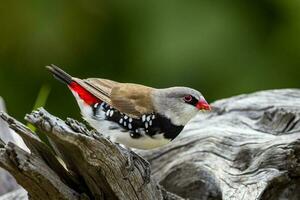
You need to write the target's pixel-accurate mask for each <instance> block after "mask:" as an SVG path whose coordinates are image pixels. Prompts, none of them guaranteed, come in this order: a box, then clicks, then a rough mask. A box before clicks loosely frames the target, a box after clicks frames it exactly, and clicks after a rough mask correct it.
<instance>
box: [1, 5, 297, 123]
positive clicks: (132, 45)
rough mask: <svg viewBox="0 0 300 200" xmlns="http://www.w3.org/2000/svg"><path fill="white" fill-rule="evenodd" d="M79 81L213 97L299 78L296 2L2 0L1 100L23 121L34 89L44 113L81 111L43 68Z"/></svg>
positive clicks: (288, 84)
mask: <svg viewBox="0 0 300 200" xmlns="http://www.w3.org/2000/svg"><path fill="white" fill-rule="evenodd" d="M51 63H53V64H56V65H58V66H60V67H62V68H63V69H65V70H66V71H67V72H69V73H70V74H72V75H74V76H77V77H81V78H84V77H104V78H109V79H113V80H117V81H121V82H134V83H142V84H146V85H149V86H153V87H159V88H161V87H169V86H175V85H184V86H189V87H193V88H195V89H198V90H200V91H201V92H202V93H203V94H204V96H205V97H206V99H207V100H208V101H209V102H211V101H214V100H216V99H221V98H225V97H229V96H232V95H237V94H242V93H249V92H253V91H258V90H264V89H273V88H297V87H299V84H300V67H299V66H300V1H295V0H284V1H283V0H280V1H279V0H272V1H266V0H251V1H246V0H244V1H242V0H239V1H228V0H227V1H224V0H223V1H221V0H215V1H212V0H191V1H182V0H181V1H179V0H173V1H166V0H160V1H153V0H151V1H150V0H148V1H140V0H131V1H114V0H109V1H97V0H72V1H67V0H64V1H63V0H59V1H58V0H51V1H50V0H44V1H38V0H28V1H15V0H12V1H1V2H0V96H2V97H3V98H4V99H5V100H6V103H7V107H8V110H9V112H10V114H11V115H13V116H15V117H17V118H18V119H22V118H23V116H24V115H25V113H27V112H30V111H31V110H32V108H33V106H34V103H35V100H36V98H37V96H38V93H39V90H40V88H41V87H42V85H45V84H46V85H49V86H50V87H51V93H50V96H49V98H48V99H47V104H46V109H47V110H48V111H50V112H51V113H53V114H55V115H58V116H60V117H67V116H72V117H79V112H78V111H79V110H78V108H77V105H76V103H75V101H74V99H73V97H72V95H71V93H70V92H69V91H68V89H67V88H66V87H65V86H64V85H62V84H61V83H59V82H57V81H56V80H54V79H53V78H52V77H51V76H50V75H49V73H48V72H47V71H46V70H45V68H44V66H45V65H48V64H51Z"/></svg>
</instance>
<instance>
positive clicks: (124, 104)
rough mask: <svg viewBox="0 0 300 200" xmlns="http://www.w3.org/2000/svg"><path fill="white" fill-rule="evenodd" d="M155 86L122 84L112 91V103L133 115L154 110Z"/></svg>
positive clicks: (139, 115)
mask: <svg viewBox="0 0 300 200" xmlns="http://www.w3.org/2000/svg"><path fill="white" fill-rule="evenodd" d="M152 90H153V88H150V87H146V86H143V85H138V84H131V83H126V84H124V83H123V84H120V85H118V86H116V87H114V88H112V91H111V96H110V100H111V105H112V106H113V107H114V108H116V109H118V110H119V111H121V112H123V113H126V114H129V115H131V116H133V117H141V116H142V115H143V114H149V113H153V112H154V108H153V104H152V101H151V96H150V95H151V93H152Z"/></svg>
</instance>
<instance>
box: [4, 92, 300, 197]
mask: <svg viewBox="0 0 300 200" xmlns="http://www.w3.org/2000/svg"><path fill="white" fill-rule="evenodd" d="M212 106H213V111H212V112H209V113H208V112H206V113H201V114H199V115H198V116H197V117H196V118H195V119H193V120H192V121H191V122H190V123H189V124H188V125H187V126H186V128H185V129H184V131H183V132H182V133H181V134H180V136H179V137H178V138H177V139H175V141H173V142H172V143H171V144H170V145H167V146H165V147H162V148H160V149H156V150H153V151H138V153H139V154H140V155H142V156H143V157H144V158H146V159H147V160H148V161H149V162H150V163H151V169H152V176H151V181H150V183H149V184H147V185H143V178H142V175H143V174H144V173H145V169H144V166H143V165H141V164H140V163H139V162H135V167H134V170H133V171H132V172H128V170H127V169H126V166H127V156H128V154H129V152H128V151H127V150H125V149H123V148H121V147H119V146H118V145H116V144H113V143H112V142H110V141H109V140H108V139H106V138H104V137H102V135H101V134H99V133H97V132H95V131H89V130H88V129H87V128H86V127H85V126H84V125H82V124H80V123H78V122H76V121H75V120H72V119H68V120H66V122H64V121H62V120H60V119H58V118H56V117H54V116H52V115H50V114H49V113H48V112H46V111H45V110H43V109H40V110H38V111H35V112H33V113H32V114H30V115H27V116H26V120H27V121H29V122H30V123H32V124H34V125H35V126H36V127H37V128H38V130H39V131H42V132H44V133H45V134H46V135H47V136H48V138H49V140H50V143H51V145H52V148H49V147H48V146H47V145H45V144H44V143H43V142H42V141H40V139H39V138H38V137H36V135H35V134H33V133H32V132H31V131H30V130H29V129H27V128H26V127H25V126H24V125H22V124H21V123H20V122H18V121H16V120H14V119H13V118H11V117H9V116H8V115H6V114H2V115H1V116H2V118H4V120H5V121H7V123H8V124H9V125H10V128H12V129H13V130H15V131H16V132H17V133H18V134H19V135H20V136H21V137H22V138H23V140H24V141H25V143H26V144H27V146H28V147H29V149H30V150H31V153H28V152H26V151H24V150H22V149H21V148H19V147H18V146H17V145H14V144H12V143H8V144H4V142H2V143H1V145H0V166H1V167H3V168H5V169H6V170H8V171H9V172H10V173H11V174H12V175H13V176H14V177H15V178H16V180H17V181H18V183H19V184H20V185H22V186H23V187H24V188H25V189H26V190H27V191H28V195H29V197H30V198H31V199H151V200H152V199H191V200H193V199H200V200H206V199H215V200H218V199H224V200H229V199H230V200H231V199H233V200H234V199H236V200H241V199H243V200H255V199H263V200H296V199H300V192H299V191H300V179H299V176H300V162H299V159H300V90H297V89H286V90H270V91H263V92H257V93H253V94H249V95H240V96H236V97H232V98H229V99H224V100H220V101H217V102H215V103H214V104H212ZM160 185H161V186H160ZM0 199H1V198H0ZM1 200H3V199H1Z"/></svg>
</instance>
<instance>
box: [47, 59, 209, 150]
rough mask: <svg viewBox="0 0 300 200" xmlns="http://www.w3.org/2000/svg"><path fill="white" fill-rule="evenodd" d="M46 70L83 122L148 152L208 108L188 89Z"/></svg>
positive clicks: (117, 140) (170, 138) (193, 90)
mask: <svg viewBox="0 0 300 200" xmlns="http://www.w3.org/2000/svg"><path fill="white" fill-rule="evenodd" d="M46 68H47V69H48V70H49V71H50V72H51V73H52V74H53V76H54V77H55V78H56V79H58V80H59V81H61V82H63V83H65V84H66V85H67V86H68V87H69V89H70V90H71V92H72V93H73V95H74V97H75V99H76V101H77V103H78V105H79V108H80V110H81V115H82V117H83V119H84V120H85V121H86V122H87V123H88V124H89V125H90V126H91V127H92V128H94V129H96V130H97V131H99V132H100V133H102V134H103V135H105V136H107V137H108V138H110V140H111V141H113V142H115V143H119V144H122V145H124V146H126V147H129V148H134V149H143V150H149V149H154V148H158V147H161V146H164V145H166V144H168V143H170V142H171V141H173V140H174V139H175V138H176V137H177V136H178V135H179V134H180V133H181V132H182V130H183V128H184V126H185V125H186V124H187V123H188V122H189V121H190V120H191V119H192V118H193V117H194V116H196V115H197V114H198V113H199V111H209V110H211V106H210V105H209V104H208V103H207V101H206V100H205V98H204V97H203V95H202V94H201V93H200V92H199V91H197V90H195V89H192V88H189V87H170V88H163V89H156V88H153V87H148V86H144V85H140V84H135V83H120V82H117V81H113V80H109V79H103V78H87V79H80V78H76V77H72V76H71V75H69V74H68V73H66V72H65V71H63V70H62V69H61V68H59V67H57V66H55V65H50V66H46Z"/></svg>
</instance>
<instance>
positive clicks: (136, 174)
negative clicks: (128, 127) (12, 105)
mask: <svg viewBox="0 0 300 200" xmlns="http://www.w3.org/2000/svg"><path fill="white" fill-rule="evenodd" d="M1 117H2V118H3V119H4V120H5V121H6V122H7V123H8V124H9V126H10V128H11V129H13V130H14V131H16V132H17V133H18V134H19V135H20V136H21V137H22V138H23V140H24V141H25V143H26V145H27V146H28V148H29V149H30V151H31V154H30V153H28V152H26V151H24V150H23V149H21V148H19V147H18V146H17V145H15V144H13V143H8V144H7V145H5V144H4V142H2V145H1V144H0V148H1V149H0V166H2V167H3V168H5V169H6V170H8V171H9V172H10V173H11V174H13V176H14V177H15V178H16V180H17V181H18V182H19V183H20V185H22V186H23V187H24V188H25V189H26V190H27V191H28V193H29V196H30V198H31V199H71V200H75V199H82V198H83V199H179V198H177V197H176V196H175V195H171V194H168V193H167V192H165V191H164V190H163V189H162V188H161V187H159V186H158V185H157V183H156V182H155V181H154V180H153V179H151V180H150V183H148V184H144V179H143V175H144V173H145V168H143V165H142V164H141V162H135V163H134V164H135V165H134V167H133V170H132V171H128V169H127V168H126V167H127V166H128V163H127V161H128V155H129V153H130V152H128V151H127V150H126V149H124V148H122V147H120V146H118V145H115V144H113V143H112V142H110V141H109V140H108V139H106V138H104V137H102V136H101V135H99V133H97V132H94V131H89V130H87V129H86V128H85V127H84V125H83V124H80V123H78V122H76V121H75V120H72V119H68V120H67V121H66V122H64V121H62V120H60V119H58V118H56V117H54V116H52V115H50V114H49V113H48V112H46V111H45V110H44V109H40V110H38V111H35V112H33V113H32V114H30V115H27V116H26V120H27V121H28V122H30V123H32V124H34V125H36V126H37V128H38V129H39V130H40V131H43V132H44V133H46V134H47V136H48V137H49V140H50V142H51V145H52V147H53V150H52V149H51V148H49V147H48V146H47V145H45V144H44V143H43V142H42V141H41V140H40V139H39V138H38V137H37V136H36V135H35V134H34V133H32V132H31V130H29V129H28V128H27V127H25V126H24V125H23V124H21V123H20V122H18V121H16V120H15V119H13V118H11V117H10V116H8V115H7V114H2V115H1ZM58 157H59V159H58ZM61 163H63V164H61ZM67 169H68V170H67Z"/></svg>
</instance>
